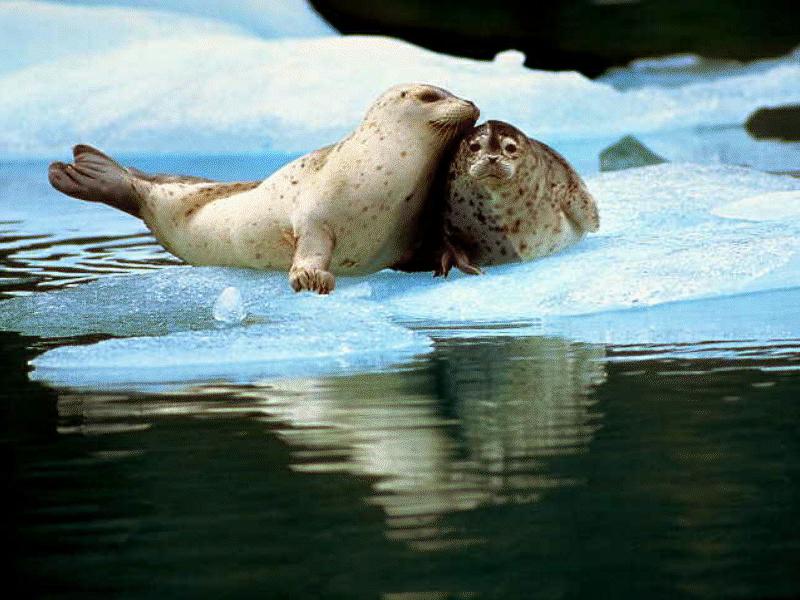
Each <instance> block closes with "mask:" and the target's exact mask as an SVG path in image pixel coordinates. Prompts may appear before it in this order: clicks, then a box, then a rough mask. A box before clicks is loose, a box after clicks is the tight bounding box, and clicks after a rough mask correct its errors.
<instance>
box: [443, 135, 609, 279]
mask: <svg viewBox="0 0 800 600" xmlns="http://www.w3.org/2000/svg"><path fill="white" fill-rule="evenodd" d="M443 223H444V239H445V244H444V248H443V249H442V251H441V256H440V260H439V265H437V272H438V273H439V274H445V275H446V274H447V272H449V270H450V268H451V267H452V266H457V267H458V268H459V269H461V270H462V271H464V272H467V273H478V272H479V270H478V269H477V267H478V266H486V265H497V264H503V263H507V262H512V261H526V260H532V259H535V258H538V257H541V256H545V255H547V254H551V253H553V252H557V251H559V250H561V249H563V248H565V247H566V246H569V245H571V244H573V243H575V242H577V241H578V240H580V239H581V238H582V237H583V236H584V235H585V233H586V232H588V231H597V229H598V228H599V225H600V223H599V218H598V212H597V205H596V203H595V201H594V199H593V198H592V196H591V195H590V194H589V192H588V190H587V189H586V186H585V185H584V183H583V181H582V180H581V178H580V176H579V175H578V174H577V173H576V172H575V170H574V169H573V168H572V167H571V166H570V165H569V163H567V161H566V160H565V159H564V157H562V156H561V155H560V154H559V153H558V152H556V151H555V150H553V149H552V148H550V147H549V146H547V145H546V144H543V143H542V142H538V141H536V140H533V139H530V138H529V137H528V136H526V135H525V134H524V133H523V132H522V131H520V130H519V129H517V128H516V127H514V126H513V125H510V124H508V123H504V122H502V121H487V122H486V123H484V124H483V125H481V126H479V127H476V128H474V129H472V130H471V131H470V132H469V133H467V134H466V135H465V136H464V138H463V139H462V140H461V141H460V143H459V144H458V147H457V149H456V152H455V155H454V157H453V159H452V161H451V163H450V166H449V169H448V172H447V181H446V184H445V203H444V207H443Z"/></svg>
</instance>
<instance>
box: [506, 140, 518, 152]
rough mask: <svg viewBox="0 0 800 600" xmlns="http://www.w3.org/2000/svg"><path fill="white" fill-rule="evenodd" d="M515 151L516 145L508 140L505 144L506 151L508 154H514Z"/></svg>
mask: <svg viewBox="0 0 800 600" xmlns="http://www.w3.org/2000/svg"><path fill="white" fill-rule="evenodd" d="M516 151H517V145H516V144H515V143H514V142H508V143H507V144H506V152H508V153H509V154H514V152H516Z"/></svg>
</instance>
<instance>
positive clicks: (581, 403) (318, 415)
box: [58, 338, 605, 549]
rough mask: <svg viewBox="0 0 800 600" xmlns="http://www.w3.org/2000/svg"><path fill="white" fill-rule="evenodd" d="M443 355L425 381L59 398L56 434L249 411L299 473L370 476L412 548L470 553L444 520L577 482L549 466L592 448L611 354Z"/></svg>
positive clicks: (472, 350) (538, 346)
mask: <svg viewBox="0 0 800 600" xmlns="http://www.w3.org/2000/svg"><path fill="white" fill-rule="evenodd" d="M435 356H436V358H435V360H434V361H433V365H432V367H430V368H426V369H424V370H419V369H415V370H411V369H409V370H407V371H392V372H385V373H376V374H364V375H357V376H352V377H348V378H330V379H324V380H303V379H290V380H278V381H266V382H262V383H259V384H256V385H252V386H246V387H242V386H227V385H223V384H220V385H216V386H214V385H206V386H202V387H198V388H193V389H187V390H186V391H185V395H186V401H179V402H164V401H163V400H162V399H160V398H158V397H147V396H139V397H136V398H135V399H129V398H128V397H126V396H113V395H105V396H97V395H88V396H82V395H79V394H62V395H61V396H60V398H59V401H58V411H59V417H60V419H61V425H60V427H59V431H60V432H61V433H76V432H80V433H83V434H98V433H119V432H123V431H139V430H141V429H143V428H146V427H147V426H148V421H149V420H150V419H152V418H154V417H158V416H164V415H165V414H170V415H176V414H186V415H202V416H206V417H208V416H214V415H215V414H224V415H228V416H229V415H231V414H232V413H243V414H245V415H253V414H255V415H258V416H259V418H260V419H262V420H264V421H267V422H269V423H271V424H273V425H274V426H275V427H274V431H275V432H276V433H277V435H278V436H279V437H280V438H281V439H283V440H285V441H286V442H287V443H288V445H289V446H290V447H291V448H292V461H291V468H292V469H293V470H295V471H299V472H305V473H332V472H336V473H350V474H353V475H358V476H364V477H368V478H370V479H372V478H374V483H373V488H372V494H371V497H370V499H369V500H370V502H371V503H374V504H375V505H377V506H380V507H381V508H382V509H383V511H384V512H385V515H386V519H387V528H388V535H389V537H390V539H403V540H407V541H408V542H409V543H411V544H412V546H413V547H415V548H417V549H436V548H441V547H444V546H453V545H458V544H469V543H474V542H476V541H477V540H475V539H469V538H466V539H459V537H458V536H457V535H455V534H454V532H453V531H449V530H447V529H442V528H441V527H439V526H438V525H437V522H438V520H439V517H440V516H441V515H443V514H446V513H451V512H455V511H463V510H470V509H474V508H476V507H478V506H482V505H497V504H507V503H529V502H535V501H536V500H537V499H538V498H539V496H540V495H541V494H543V493H546V491H547V490H549V489H552V488H557V487H563V486H568V485H573V484H574V483H576V482H575V481H574V480H572V479H569V478H563V477H561V476H559V474H558V473H553V472H551V470H550V469H549V468H548V462H547V461H548V460H549V459H552V458H553V457H557V456H565V455H569V454H574V453H576V452H580V451H582V450H584V449H585V448H586V446H587V444H588V442H589V441H590V440H591V438H592V434H593V433H594V431H595V430H596V428H597V426H598V425H597V423H596V419H597V414H595V413H592V411H591V407H592V404H593V401H592V399H591V390H592V387H593V386H594V385H597V384H599V383H602V381H603V380H604V377H605V375H604V364H603V362H602V359H603V357H604V351H603V349H602V347H590V346H586V345H582V344H575V343H570V342H566V341H563V340H560V339H550V338H518V339H513V340H502V341H501V340H491V339H490V340H482V341H481V342H480V343H475V341H474V340H468V341H465V340H460V341H451V342H447V343H443V344H442V345H441V347H440V349H439V351H438V352H437V353H436V355H435ZM231 398H234V399H235V402H233V403H231ZM225 399H227V401H224V400H225Z"/></svg>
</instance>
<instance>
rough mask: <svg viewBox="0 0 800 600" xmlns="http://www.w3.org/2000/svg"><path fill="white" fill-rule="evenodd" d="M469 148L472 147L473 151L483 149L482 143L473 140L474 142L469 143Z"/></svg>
mask: <svg viewBox="0 0 800 600" xmlns="http://www.w3.org/2000/svg"><path fill="white" fill-rule="evenodd" d="M469 149H470V150H471V151H472V152H477V151H478V150H480V149H481V145H480V144H479V143H478V142H472V143H471V144H470V145H469Z"/></svg>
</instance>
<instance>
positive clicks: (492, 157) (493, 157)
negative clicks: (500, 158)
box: [486, 156, 497, 164]
mask: <svg viewBox="0 0 800 600" xmlns="http://www.w3.org/2000/svg"><path fill="white" fill-rule="evenodd" d="M486 158H487V159H488V160H489V162H490V163H492V164H494V163H496V162H497V157H496V156H487V157H486Z"/></svg>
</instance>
